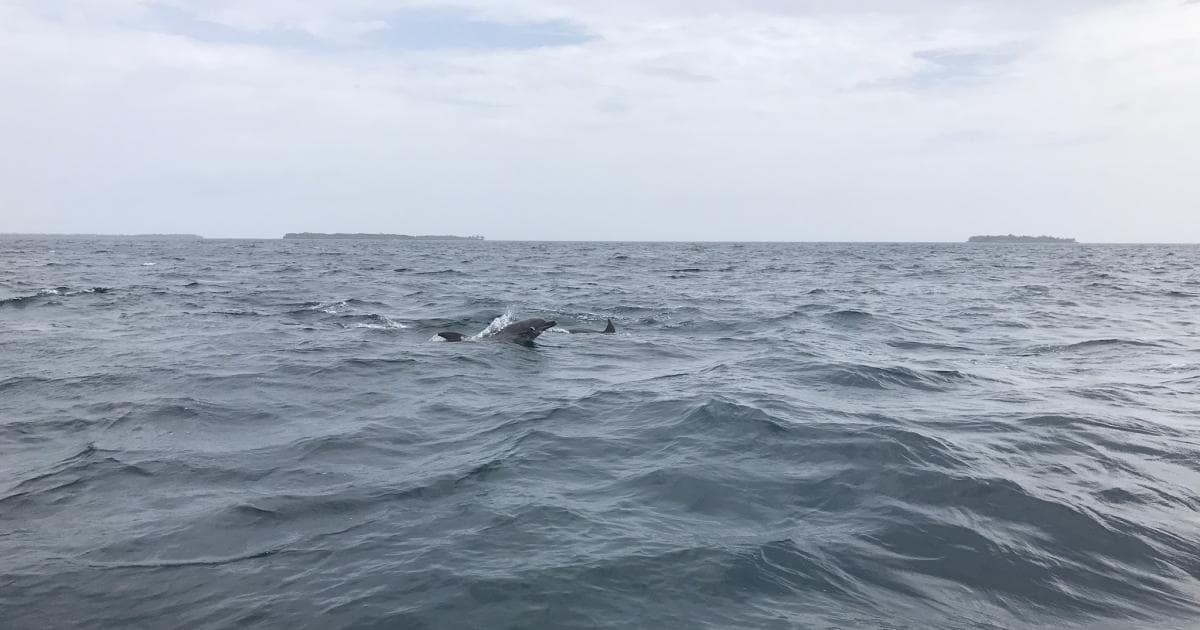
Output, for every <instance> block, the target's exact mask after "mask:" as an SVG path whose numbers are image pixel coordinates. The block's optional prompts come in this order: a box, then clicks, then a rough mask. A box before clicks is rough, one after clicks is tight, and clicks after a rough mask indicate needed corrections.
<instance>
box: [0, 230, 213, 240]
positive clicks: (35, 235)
mask: <svg viewBox="0 0 1200 630" xmlns="http://www.w3.org/2000/svg"><path fill="white" fill-rule="evenodd" d="M0 238H12V239H15V238H103V239H126V240H135V241H202V240H204V237H203V236H200V235H199V234H50V233H17V232H0Z"/></svg>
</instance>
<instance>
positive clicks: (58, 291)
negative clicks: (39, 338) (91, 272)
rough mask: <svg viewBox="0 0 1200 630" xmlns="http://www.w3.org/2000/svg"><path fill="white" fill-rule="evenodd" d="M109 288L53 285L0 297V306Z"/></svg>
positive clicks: (106, 291) (103, 290)
mask: <svg viewBox="0 0 1200 630" xmlns="http://www.w3.org/2000/svg"><path fill="white" fill-rule="evenodd" d="M111 290H112V289H111V288H109V287H91V288H88V289H77V290H72V289H71V288H69V287H55V288H53V289H42V290H41V291H38V292H37V293H34V294H32V295H19V296H16V297H11V298H4V299H0V307H4V306H11V307H14V308H23V307H25V306H28V305H30V304H32V303H34V302H37V301H40V300H42V299H44V298H49V297H55V296H74V295H88V294H103V293H108V292H109V291H111Z"/></svg>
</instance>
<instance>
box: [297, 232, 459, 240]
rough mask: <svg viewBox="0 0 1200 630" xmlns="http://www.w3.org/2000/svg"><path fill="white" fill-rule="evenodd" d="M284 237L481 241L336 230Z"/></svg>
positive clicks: (442, 235)
mask: <svg viewBox="0 0 1200 630" xmlns="http://www.w3.org/2000/svg"><path fill="white" fill-rule="evenodd" d="M283 238H284V239H288V240H295V239H338V240H366V239H377V240H397V241H482V240H483V237H482V236H453V235H449V234H422V235H417V236H413V235H411V234H367V233H363V232H356V233H345V232H337V233H334V234H326V233H324V232H288V233H287V234H284V235H283Z"/></svg>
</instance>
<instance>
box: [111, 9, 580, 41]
mask: <svg viewBox="0 0 1200 630" xmlns="http://www.w3.org/2000/svg"><path fill="white" fill-rule="evenodd" d="M135 26H136V27H140V28H143V29H146V30H149V31H153V32H160V33H166V34H171V35H181V36H184V37H188V38H191V39H195V40H197V41H202V42H211V43H218V44H220V43H227V44H248V45H260V46H269V47H282V48H296V49H303V50H310V51H318V52H322V51H323V52H345V51H347V50H352V49H356V48H360V49H376V48H378V49H391V50H397V51H414V50H441V49H464V50H524V49H536V48H544V47H552V46H569V45H578V44H583V43H586V42H587V41H589V40H590V39H592V36H591V35H590V34H588V33H587V32H586V31H584V30H583V29H581V28H580V27H579V26H578V25H576V24H573V23H571V22H569V21H567V20H543V21H511V22H504V21H497V20H491V19H485V18H481V17H479V16H477V15H474V14H472V13H471V12H470V11H468V10H466V9H463V8H461V7H398V8H394V9H387V10H384V11H378V12H374V13H362V14H360V15H358V16H356V19H353V20H346V21H345V22H343V23H342V24H341V25H340V28H335V29H329V28H326V29H317V30H316V32H313V31H310V30H307V29H306V28H305V27H304V26H296V25H293V24H289V23H287V22H282V23H281V22H276V23H267V24H261V23H260V24H259V25H257V26H255V27H244V26H243V27H239V26H237V25H236V24H225V23H221V22H219V21H216V20H215V19H209V18H204V17H201V16H200V15H198V14H196V13H193V12H191V11H189V10H185V9H183V8H180V7H179V6H170V5H165V4H148V5H146V10H145V13H144V15H143V16H141V19H140V20H139V21H138V22H137V24H136V25H135ZM327 26H328V23H327Z"/></svg>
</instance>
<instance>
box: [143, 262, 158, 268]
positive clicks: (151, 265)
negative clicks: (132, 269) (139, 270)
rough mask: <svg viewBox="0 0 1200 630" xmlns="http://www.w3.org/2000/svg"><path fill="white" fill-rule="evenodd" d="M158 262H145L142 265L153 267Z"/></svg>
mask: <svg viewBox="0 0 1200 630" xmlns="http://www.w3.org/2000/svg"><path fill="white" fill-rule="evenodd" d="M157 264H158V263H152V262H144V263H142V266H143V267H153V266H154V265H157Z"/></svg>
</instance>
